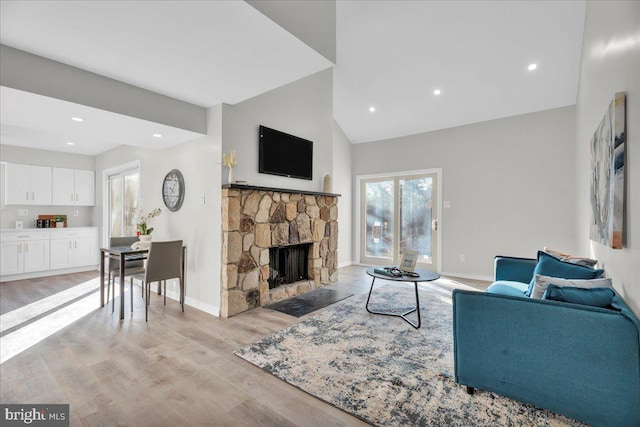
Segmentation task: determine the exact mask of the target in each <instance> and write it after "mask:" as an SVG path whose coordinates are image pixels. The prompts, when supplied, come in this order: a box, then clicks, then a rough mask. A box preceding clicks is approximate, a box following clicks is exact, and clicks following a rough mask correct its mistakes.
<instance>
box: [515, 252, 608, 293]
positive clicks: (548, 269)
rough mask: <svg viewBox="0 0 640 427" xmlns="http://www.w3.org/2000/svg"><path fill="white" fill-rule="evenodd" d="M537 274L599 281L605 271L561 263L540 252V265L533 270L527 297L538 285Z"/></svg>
mask: <svg viewBox="0 0 640 427" xmlns="http://www.w3.org/2000/svg"><path fill="white" fill-rule="evenodd" d="M536 274H540V275H542V276H551V277H560V278H562V279H597V278H600V277H602V275H603V274H604V270H594V269H593V268H590V267H585V266H583V265H577V264H573V263H570V262H565V261H561V260H559V259H558V258H556V257H554V256H552V255H549V254H548V253H546V252H543V251H538V263H537V264H536V268H535V269H534V270H533V277H532V278H531V282H530V283H529V290H528V291H527V296H530V295H531V292H532V291H533V287H534V285H535V283H536Z"/></svg>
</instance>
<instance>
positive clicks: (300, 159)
mask: <svg viewBox="0 0 640 427" xmlns="http://www.w3.org/2000/svg"><path fill="white" fill-rule="evenodd" d="M259 135H260V138H259V141H260V142H259V145H260V165H259V170H258V171H259V172H260V173H268V174H271V175H280V176H286V177H289V178H300V179H308V180H312V179H313V142H312V141H309V140H306V139H302V138H299V137H297V136H293V135H289V134H287V133H284V132H280V131H278V130H275V129H270V128H268V127H266V126H260V130H259Z"/></svg>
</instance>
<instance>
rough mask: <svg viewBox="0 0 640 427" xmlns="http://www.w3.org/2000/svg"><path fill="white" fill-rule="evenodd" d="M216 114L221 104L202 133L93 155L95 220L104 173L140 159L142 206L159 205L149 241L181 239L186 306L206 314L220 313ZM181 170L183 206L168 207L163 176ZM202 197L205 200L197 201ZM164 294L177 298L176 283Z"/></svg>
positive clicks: (98, 220)
mask: <svg viewBox="0 0 640 427" xmlns="http://www.w3.org/2000/svg"><path fill="white" fill-rule="evenodd" d="M220 113H221V106H216V107H213V108H210V109H209V111H208V121H209V129H208V133H207V136H206V137H202V138H198V139H195V140H193V141H189V142H186V143H184V144H180V145H178V146H175V147H172V148H169V149H166V150H160V151H152V150H144V149H140V148H134V147H125V146H123V147H120V148H117V149H114V150H111V151H109V152H107V153H104V154H101V155H99V156H97V158H96V170H97V177H99V178H98V181H99V183H98V189H99V192H98V194H97V197H96V200H97V201H98V202H99V204H98V205H96V218H95V221H96V223H98V224H101V223H102V205H103V203H102V202H103V200H102V198H103V197H102V193H103V192H102V189H103V171H104V170H105V169H109V168H112V167H114V166H117V165H121V164H124V163H128V162H131V161H133V160H140V191H141V192H140V195H141V198H142V210H143V211H144V212H149V211H150V210H152V209H154V208H157V207H159V208H161V209H162V213H161V215H160V216H159V217H157V218H154V220H153V227H154V232H153V239H154V240H174V239H182V240H183V241H184V244H185V245H186V246H187V272H186V284H187V286H186V299H185V302H186V304H187V305H190V306H192V307H196V308H199V309H201V310H203V311H206V312H208V313H211V314H214V315H219V313H220V249H221V240H220V238H221V227H220V221H221V219H220V215H221V212H220V198H221V189H220V185H221V183H220V168H221V166H220V156H221V154H220V153H221V152H220V129H221V126H220V122H221V120H220ZM174 168H177V169H180V171H181V172H182V174H183V176H184V180H185V187H186V191H185V197H184V202H183V205H182V208H181V209H180V210H178V211H177V212H171V211H169V210H168V209H167V208H166V207H165V206H164V203H163V201H162V193H161V190H162V180H163V179H164V177H165V175H166V174H167V173H168V172H169V171H170V170H171V169H174ZM202 196H204V199H205V204H204V205H203V204H201V197H202ZM167 290H168V292H167V294H168V295H169V296H172V295H173V296H174V297H177V294H178V291H179V288H178V285H177V281H173V282H168V283H167Z"/></svg>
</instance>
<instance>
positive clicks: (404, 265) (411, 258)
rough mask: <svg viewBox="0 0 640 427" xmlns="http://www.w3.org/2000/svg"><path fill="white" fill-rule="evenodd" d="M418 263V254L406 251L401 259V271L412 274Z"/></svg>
mask: <svg viewBox="0 0 640 427" xmlns="http://www.w3.org/2000/svg"><path fill="white" fill-rule="evenodd" d="M417 262H418V252H416V251H409V250H406V249H405V250H404V251H403V252H402V257H401V258H400V267H398V268H399V269H400V270H401V271H408V272H412V271H413V270H415V268H416V263H417Z"/></svg>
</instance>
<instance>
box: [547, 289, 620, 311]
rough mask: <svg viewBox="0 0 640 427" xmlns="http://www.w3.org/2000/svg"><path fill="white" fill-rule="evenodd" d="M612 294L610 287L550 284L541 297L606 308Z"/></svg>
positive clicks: (611, 298)
mask: <svg viewBox="0 0 640 427" xmlns="http://www.w3.org/2000/svg"><path fill="white" fill-rule="evenodd" d="M614 295H615V292H614V291H613V289H611V288H590V289H585V288H574V287H560V286H556V285H554V284H550V285H549V286H547V290H546V292H545V293H544V295H543V296H542V299H549V300H554V301H563V302H570V303H572V304H582V305H589V306H592V307H602V308H607V307H609V306H610V305H611V301H612V300H613V296H614Z"/></svg>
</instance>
